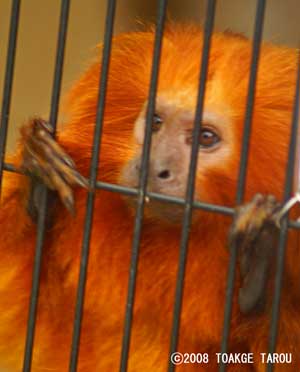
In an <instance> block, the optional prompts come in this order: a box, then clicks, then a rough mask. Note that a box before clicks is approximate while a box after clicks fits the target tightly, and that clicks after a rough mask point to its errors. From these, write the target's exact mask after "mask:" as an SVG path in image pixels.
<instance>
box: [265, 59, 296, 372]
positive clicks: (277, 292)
mask: <svg viewBox="0 0 300 372" xmlns="http://www.w3.org/2000/svg"><path fill="white" fill-rule="evenodd" d="M299 102H300V52H298V72H297V81H296V92H295V101H294V109H293V115H292V125H291V136H290V145H289V155H288V163H287V170H286V180H285V188H284V202H287V201H288V199H289V198H290V196H291V192H292V187H293V176H294V164H295V158H296V150H298V151H299V149H297V133H298V125H299ZM287 220H288V216H285V217H284V220H283V221H282V227H281V230H280V236H279V244H278V254H277V267H276V276H275V286H274V288H275V289H274V299H273V305H272V317H271V323H270V324H271V325H270V335H269V336H270V337H269V348H268V352H269V353H274V352H275V351H276V343H277V336H278V323H279V316H280V298H281V289H282V278H283V272H284V263H285V250H286V241H287V232H288V225H287ZM273 369H274V365H273V364H272V363H270V364H268V365H267V367H266V371H268V372H272V371H273Z"/></svg>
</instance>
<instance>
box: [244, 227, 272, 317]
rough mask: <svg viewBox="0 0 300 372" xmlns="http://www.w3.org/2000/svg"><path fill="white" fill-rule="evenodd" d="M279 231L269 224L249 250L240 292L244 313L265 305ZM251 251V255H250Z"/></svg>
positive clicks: (245, 258)
mask: <svg viewBox="0 0 300 372" xmlns="http://www.w3.org/2000/svg"><path fill="white" fill-rule="evenodd" d="M277 235H278V229H277V228H276V226H275V225H274V224H271V223H267V224H266V225H265V226H264V228H263V230H262V231H261V233H260V235H259V237H258V239H257V240H256V241H255V242H254V243H253V246H252V247H251V248H252V249H248V254H247V257H244V258H243V259H244V260H245V261H248V262H247V269H248V270H247V271H246V275H243V273H242V271H241V273H242V278H243V279H242V287H241V288H240V290H239V305H240V309H241V311H242V312H243V313H245V314H246V313H249V312H251V311H253V310H255V309H257V308H258V307H259V305H263V303H264V301H265V299H266V288H267V283H268V277H269V270H270V267H271V262H272V258H273V257H274V252H275V250H274V244H275V241H276V239H277ZM249 251H251V254H250V255H249Z"/></svg>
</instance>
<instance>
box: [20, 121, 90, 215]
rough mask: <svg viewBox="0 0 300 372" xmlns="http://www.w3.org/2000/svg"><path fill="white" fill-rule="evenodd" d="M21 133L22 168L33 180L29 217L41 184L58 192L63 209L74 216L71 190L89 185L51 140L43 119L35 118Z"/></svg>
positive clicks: (35, 208)
mask: <svg viewBox="0 0 300 372" xmlns="http://www.w3.org/2000/svg"><path fill="white" fill-rule="evenodd" d="M21 134H22V137H23V144H24V147H23V157H22V164H21V169H22V170H23V171H24V173H27V174H29V175H30V176H31V179H32V185H31V186H32V187H31V198H30V199H31V200H30V204H33V205H31V206H29V209H28V210H29V213H30V214H31V216H32V217H33V218H35V217H36V210H38V208H39V205H40V195H41V192H40V191H41V185H42V184H44V185H46V186H47V187H48V188H49V189H51V190H53V191H55V192H57V194H58V196H59V198H60V199H61V201H62V203H63V204H64V206H65V207H66V208H67V209H68V210H69V211H70V212H71V213H74V196H73V190H72V187H73V186H77V185H78V186H82V187H88V182H87V180H86V179H85V178H84V177H83V176H81V175H80V174H79V173H78V171H77V170H76V168H75V164H74V162H73V160H72V159H71V158H70V157H69V156H68V155H67V154H66V153H65V152H64V150H63V149H62V148H61V147H60V145H59V144H58V143H57V142H56V141H55V139H54V138H53V137H52V134H53V130H52V127H51V125H49V124H48V123H47V122H46V121H45V120H43V119H40V118H35V119H33V120H32V121H31V122H30V123H29V124H26V125H25V126H24V127H23V128H22V129H21Z"/></svg>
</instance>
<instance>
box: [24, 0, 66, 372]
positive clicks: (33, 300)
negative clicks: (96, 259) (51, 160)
mask: <svg viewBox="0 0 300 372" xmlns="http://www.w3.org/2000/svg"><path fill="white" fill-rule="evenodd" d="M69 8H70V0H62V2H61V13H60V24H59V32H58V42H57V52H56V53H57V54H56V63H55V72H54V81H53V88H52V99H51V109H50V118H49V122H50V125H51V126H52V127H53V131H54V133H55V130H56V122H57V116H58V107H59V98H60V92H61V81H62V73H63V63H64V51H65V44H66V36H67V27H68V16H69ZM47 194H48V192H47V188H46V187H45V186H44V187H43V189H42V196H41V207H40V209H39V214H38V222H37V237H36V246H35V257H34V266H33V276H32V289H31V296H30V305H29V315H28V324H27V334H26V342H25V355H24V362H23V372H30V371H31V363H32V353H33V344H34V334H35V325H36V315H37V305H38V296H39V284H40V272H41V262H42V254H43V245H44V237H45V226H46V224H45V222H46V216H47V204H48V202H47Z"/></svg>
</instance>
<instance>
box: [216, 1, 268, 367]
mask: <svg viewBox="0 0 300 372" xmlns="http://www.w3.org/2000/svg"><path fill="white" fill-rule="evenodd" d="M265 7H266V0H258V2H257V8H256V18H255V30H254V38H253V45H252V58H251V67H250V77H249V85H248V96H247V106H246V112H245V122H244V133H243V142H242V151H241V160H240V168H239V177H238V185H237V195H236V204H237V205H239V204H241V203H242V201H243V198H244V190H245V184H246V173H247V163H248V152H249V142H250V134H251V124H252V113H253V108H254V101H255V85H256V77H257V69H258V61H259V55H260V46H261V41H262V33H263V24H264V15H265ZM236 262H237V246H233V247H231V252H230V262H229V269H228V279H227V289H226V302H225V311H224V322H223V335H222V342H221V353H226V352H227V351H228V341H229V333H230V323H231V312H232V299H233V290H234V280H235V268H236ZM219 370H220V372H225V370H226V366H225V364H223V363H221V364H220V369H219Z"/></svg>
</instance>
